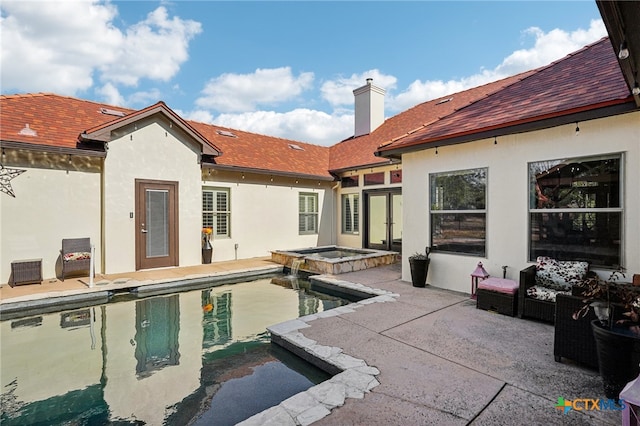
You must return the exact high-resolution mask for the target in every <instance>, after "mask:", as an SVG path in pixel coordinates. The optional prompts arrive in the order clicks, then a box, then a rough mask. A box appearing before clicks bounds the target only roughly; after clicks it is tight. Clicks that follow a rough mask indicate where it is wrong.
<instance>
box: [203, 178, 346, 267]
mask: <svg viewBox="0 0 640 426" xmlns="http://www.w3.org/2000/svg"><path fill="white" fill-rule="evenodd" d="M244 176H245V178H244V179H243V178H242V174H241V173H225V172H214V173H213V174H211V175H209V174H208V173H207V172H205V173H203V178H204V179H205V180H203V181H202V182H201V183H202V189H207V188H209V189H211V188H228V189H229V197H230V201H231V227H230V228H231V229H230V233H231V235H230V237H229V238H225V237H216V238H215V239H214V240H213V241H212V245H213V258H212V261H213V262H217V261H224V260H234V259H247V258H251V257H262V256H270V255H271V251H274V250H286V249H295V248H301V247H312V246H317V245H327V244H335V240H334V235H335V231H334V229H335V226H336V218H335V217H334V216H333V213H334V196H335V194H334V192H333V191H332V189H331V184H332V183H331V182H320V185H318V181H313V180H303V179H295V178H289V177H274V178H273V181H271V178H270V177H269V176H260V175H253V174H245V175H244ZM296 180H297V181H298V183H296ZM300 193H316V194H318V211H319V224H318V228H319V229H318V234H307V235H300V234H299V232H298V197H299V194H300ZM198 211H199V212H201V208H199V209H198ZM199 220H200V222H201V219H199ZM236 244H237V245H238V248H237V251H236V248H235V245H236Z"/></svg>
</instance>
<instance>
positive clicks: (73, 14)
mask: <svg viewBox="0 0 640 426" xmlns="http://www.w3.org/2000/svg"><path fill="white" fill-rule="evenodd" d="M1 11H2V17H1V22H0V23H1V25H2V41H1V48H2V49H1V56H0V60H1V62H2V80H1V81H2V87H3V91H6V90H8V89H13V90H17V91H29V92H36V91H53V92H56V93H60V94H68V95H75V94H76V93H78V92H80V91H85V90H87V89H89V88H91V87H92V86H93V85H94V83H95V81H94V79H95V78H96V75H97V76H98V77H99V79H100V80H101V81H102V82H104V83H105V85H103V86H102V88H99V89H97V90H96V92H97V93H104V94H105V98H106V99H114V98H115V99H120V100H121V99H122V97H120V96H119V95H117V94H116V91H117V90H118V88H117V85H136V84H137V83H138V82H139V80H140V79H143V78H148V79H151V80H160V81H166V80H168V79H170V78H171V77H173V76H174V75H175V74H176V73H177V72H178V70H179V67H180V65H181V64H182V63H183V62H185V61H186V60H187V59H188V54H187V47H188V43H189V41H190V40H191V39H192V38H193V37H194V36H195V35H196V34H198V33H199V32H200V31H201V27H200V24H199V23H197V22H195V21H190V20H181V19H180V18H178V17H174V18H169V17H168V15H167V11H166V9H165V8H164V7H162V6H161V7H158V8H157V9H156V10H154V11H153V12H151V13H149V15H148V16H147V18H146V19H145V20H144V21H141V22H139V23H137V24H135V25H133V26H131V27H129V28H128V29H126V30H125V32H124V33H123V32H122V31H121V30H120V29H118V28H117V27H116V26H115V24H114V20H115V19H116V18H117V16H118V10H117V8H116V7H115V6H114V5H112V4H110V3H108V2H102V1H97V0H84V1H78V0H76V1H20V2H18V1H3V2H2V4H1Z"/></svg>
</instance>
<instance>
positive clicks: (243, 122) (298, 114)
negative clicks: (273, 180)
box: [212, 108, 353, 145]
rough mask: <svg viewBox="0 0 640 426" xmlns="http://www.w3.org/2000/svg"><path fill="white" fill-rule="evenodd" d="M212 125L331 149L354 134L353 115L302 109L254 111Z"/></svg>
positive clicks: (221, 117) (225, 115)
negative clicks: (283, 111) (326, 146)
mask: <svg viewBox="0 0 640 426" xmlns="http://www.w3.org/2000/svg"><path fill="white" fill-rule="evenodd" d="M212 123H213V124H217V125H219V126H223V127H230V128H232V129H239V130H245V131H248V132H253V133H259V134H262V135H270V136H276V137H281V138H285V139H292V140H298V141H302V142H309V143H314V144H317V145H333V144H335V143H336V142H338V141H340V140H342V139H344V138H347V137H349V136H350V135H352V134H353V115H352V114H336V115H330V114H327V113H325V112H322V111H315V110H310V109H302V108H299V109H295V110H293V111H289V112H285V113H278V112H274V111H256V112H248V113H244V114H222V115H219V116H218V117H216V118H215V119H214V120H213V122H212Z"/></svg>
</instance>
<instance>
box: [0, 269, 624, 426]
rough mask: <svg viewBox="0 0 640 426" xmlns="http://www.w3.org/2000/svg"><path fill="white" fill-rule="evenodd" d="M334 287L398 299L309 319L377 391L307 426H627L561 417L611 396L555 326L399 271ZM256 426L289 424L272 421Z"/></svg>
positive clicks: (613, 419)
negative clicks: (560, 345) (556, 336)
mask: <svg viewBox="0 0 640 426" xmlns="http://www.w3.org/2000/svg"><path fill="white" fill-rule="evenodd" d="M273 266H274V264H272V263H270V262H269V261H268V260H266V259H253V260H249V261H244V263H236V264H234V263H233V262H229V263H226V264H225V265H217V266H213V265H203V266H202V267H200V266H198V267H194V268H197V269H193V268H174V269H170V270H159V271H151V272H148V273H150V274H157V275H154V276H153V277H150V276H145V275H144V274H145V272H136V273H131V274H125V275H126V276H124V275H123V276H103V277H99V279H101V280H104V281H107V282H106V283H103V284H102V285H103V286H120V287H122V286H126V285H134V284H136V285H148V284H151V283H154V282H155V283H159V282H170V281H176V280H181V279H184V278H185V277H192V278H193V277H196V278H197V277H200V276H203V275H207V274H225V273H232V272H237V271H250V270H251V269H252V268H257V269H260V268H265V269H268V268H270V267H273ZM216 268H217V269H216ZM163 274H164V275H163ZM125 278H126V280H125ZM335 278H336V279H339V280H342V281H348V282H351V283H357V284H362V285H365V286H367V287H371V288H373V289H378V290H381V291H385V292H388V293H389V294H393V295H394V297H391V298H387V299H388V300H387V299H386V300H385V301H384V303H369V304H363V305H362V306H359V307H358V308H357V309H344V310H342V311H340V313H336V314H334V315H331V316H324V317H318V318H311V319H308V320H307V321H306V324H305V325H304V327H303V328H302V329H301V330H299V331H300V332H301V333H302V334H303V335H304V338H306V339H307V340H308V341H309V342H315V343H317V344H319V345H323V346H327V347H330V348H333V349H335V350H336V351H340V352H341V353H343V354H345V355H347V356H348V357H352V358H353V359H358V360H363V362H364V363H366V365H367V366H368V367H367V368H369V371H375V372H376V373H379V374H376V375H375V379H376V380H377V382H376V384H377V383H379V384H377V385H375V386H371V389H370V390H368V392H364V393H363V394H362V395H352V394H351V395H346V397H345V395H344V392H343V394H342V395H325V396H324V398H328V399H331V400H333V401H338V402H336V403H334V404H333V406H335V407H336V408H333V409H332V410H330V414H329V410H327V409H325V410H324V413H322V414H321V415H320V414H317V415H316V416H315V417H314V416H313V415H310V416H307V417H304V416H302V417H300V418H299V419H298V422H299V423H300V424H309V423H314V424H317V425H363V424H380V425H382V424H384V425H390V424H393V425H396V424H397V425H400V424H402V425H407V424H411V425H418V424H438V425H441V424H447V425H467V424H473V425H509V424H530V425H535V424H540V425H548V424H571V425H582V424H584V425H593V424H598V425H600V424H611V425H615V424H620V420H621V413H620V412H619V411H612V410H602V411H599V410H598V411H593V410H582V411H578V410H570V411H569V412H567V413H563V411H562V410H560V409H558V408H556V407H555V406H556V405H557V403H558V398H559V397H562V398H564V399H566V400H574V399H603V398H604V394H603V391H602V384H601V380H600V377H599V375H598V372H597V371H593V370H590V369H586V368H582V367H580V366H578V365H574V364H572V363H571V362H569V361H564V362H563V363H557V362H555V361H554V357H553V326H552V325H548V324H542V323H538V322H534V321H527V320H520V319H518V318H514V317H508V316H504V315H498V314H494V313H491V312H487V311H482V310H478V309H476V308H475V301H473V300H471V299H469V296H468V295H466V294H460V293H454V292H450V291H444V290H439V289H435V288H431V287H427V288H415V287H412V286H411V284H410V283H407V282H403V281H401V280H400V265H399V264H395V265H391V266H385V267H378V268H373V269H368V270H364V271H358V272H352V273H348V274H341V275H339V276H336V277H335ZM118 280H120V281H118ZM63 285H64V286H66V287H69V288H65V289H63V288H62V286H63ZM92 290H94V289H88V288H87V286H86V285H85V284H84V283H83V281H82V280H80V281H71V280H67V281H65V283H59V282H57V283H45V284H43V285H41V286H38V285H30V286H24V287H15V288H9V287H8V286H2V288H1V290H0V305H2V306H8V305H9V304H11V303H13V302H15V301H21V302H22V303H25V302H26V303H28V301H29V300H38V299H42V298H46V297H49V296H51V295H54V296H55V297H61V296H64V295H65V294H78V293H83V292H88V291H92ZM47 295H49V296H47ZM370 367H373V368H372V369H371V368H370ZM318 386H321V385H318ZM294 398H295V397H294ZM341 401H344V403H342V402H341ZM324 406H325V407H326V406H327V404H324ZM333 406H331V407H330V408H332V407H333ZM314 413H317V410H316V411H314ZM301 419H306V420H304V421H302V420H301ZM253 424H278V425H281V424H283V423H282V422H281V418H278V417H273V416H272V417H268V416H266V417H263V418H262V420H260V421H255V420H254V423H253ZM284 424H286V423H284ZM289 424H295V422H294V421H293V420H292V421H291V423H289Z"/></svg>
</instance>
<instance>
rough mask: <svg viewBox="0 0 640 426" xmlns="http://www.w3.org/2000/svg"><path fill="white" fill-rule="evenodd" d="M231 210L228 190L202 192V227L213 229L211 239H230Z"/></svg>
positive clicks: (219, 189) (218, 189)
mask: <svg viewBox="0 0 640 426" xmlns="http://www.w3.org/2000/svg"><path fill="white" fill-rule="evenodd" d="M230 223H231V210H230V206H229V189H227V188H211V189H204V190H203V191H202V226H203V227H204V228H212V229H213V237H214V238H216V237H230V236H231V235H230V233H229V224H230Z"/></svg>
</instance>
